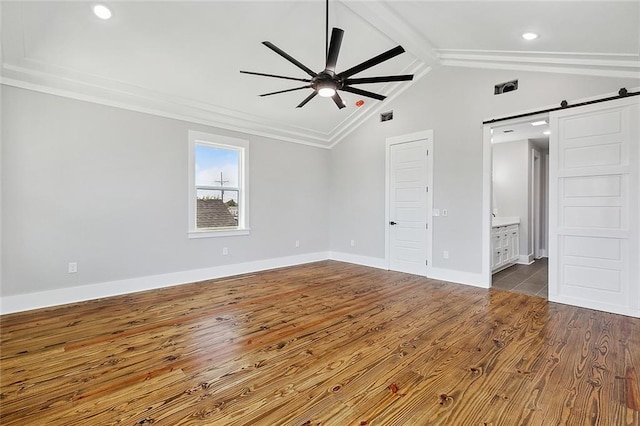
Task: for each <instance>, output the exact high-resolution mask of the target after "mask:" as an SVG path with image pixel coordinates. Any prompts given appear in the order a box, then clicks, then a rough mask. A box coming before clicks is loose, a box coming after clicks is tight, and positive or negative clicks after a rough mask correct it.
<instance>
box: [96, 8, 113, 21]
mask: <svg viewBox="0 0 640 426" xmlns="http://www.w3.org/2000/svg"><path fill="white" fill-rule="evenodd" d="M93 13H94V14H95V15H96V16H97V17H98V18H100V19H104V20H107V19H109V18H111V15H112V13H111V9H109V8H108V7H107V6H105V5H104V4H96V5H95V6H93Z"/></svg>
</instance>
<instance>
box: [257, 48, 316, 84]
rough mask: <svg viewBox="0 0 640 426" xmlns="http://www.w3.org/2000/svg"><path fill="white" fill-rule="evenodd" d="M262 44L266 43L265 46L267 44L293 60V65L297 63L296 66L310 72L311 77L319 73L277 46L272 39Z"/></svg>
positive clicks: (288, 59)
mask: <svg viewBox="0 0 640 426" xmlns="http://www.w3.org/2000/svg"><path fill="white" fill-rule="evenodd" d="M262 44H264V45H265V46H267V47H268V48H269V49H271V50H273V51H274V52H276V53H277V54H278V55H280V56H282V57H283V58H285V59H286V60H287V61H289V62H291V63H292V64H293V65H295V66H296V67H298V68H300V69H301V70H303V71H304V72H306V73H307V74H309V75H310V76H311V77H315V76H316V75H317V74H318V73H316V72H313V71H312V70H311V69H309V68H308V67H306V66H304V65H303V64H302V62H300V61H298V60H296V59H294V58H293V56H291V55H289V54H288V53H287V52H285V51H284V50H282V49H280V48H279V47H278V46H276V45H275V44H273V43H271V42H270V41H263V42H262Z"/></svg>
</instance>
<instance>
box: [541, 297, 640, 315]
mask: <svg viewBox="0 0 640 426" xmlns="http://www.w3.org/2000/svg"><path fill="white" fill-rule="evenodd" d="M549 302H555V303H562V304H563V305H571V306H580V307H582V308H587V309H595V310H596V311H603V312H609V313H612V314H620V315H626V316H629V317H634V318H640V309H633V308H631V307H628V306H619V305H612V304H609V303H603V302H598V301H595V300H585V299H580V298H577V297H568V296H558V295H553V294H551V293H549Z"/></svg>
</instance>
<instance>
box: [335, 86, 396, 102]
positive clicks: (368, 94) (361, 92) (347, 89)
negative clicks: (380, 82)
mask: <svg viewBox="0 0 640 426" xmlns="http://www.w3.org/2000/svg"><path fill="white" fill-rule="evenodd" d="M340 90H344V91H345V92H351V93H355V94H356V95H362V96H366V97H368V98H373V99H377V100H379V101H383V100H385V99H386V98H387V97H386V96H382V95H378V94H377V93H373V92H369V91H367V90H361V89H356V88H355V87H350V86H344V87H342V89H340Z"/></svg>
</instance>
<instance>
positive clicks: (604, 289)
mask: <svg viewBox="0 0 640 426" xmlns="http://www.w3.org/2000/svg"><path fill="white" fill-rule="evenodd" d="M639 101H640V99H639V97H638V96H635V97H632V98H623V99H619V100H615V101H610V102H602V103H598V104H593V105H589V106H584V107H578V108H571V109H567V110H562V111H557V112H552V113H551V114H550V120H551V132H552V136H551V138H550V145H549V159H550V160H549V161H550V162H549V178H550V179H549V195H550V197H549V207H550V212H549V227H550V235H549V243H550V246H549V250H550V252H549V300H551V301H554V302H560V303H566V304H571V305H576V306H582V307H587V308H593V309H599V310H604V311H608V312H614V313H620V314H624V315H632V316H636V317H640V283H639V278H640V275H639V266H638V265H639V264H640V250H639V249H638V244H639V241H640V227H639V222H640V218H639V216H638V214H639V209H638V202H639V199H640V181H639V177H638V165H639V163H640V154H639V149H638V146H639V142H640V141H639V138H640V129H639V128H640V120H639V115H640V108H639V105H640V102H639Z"/></svg>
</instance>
